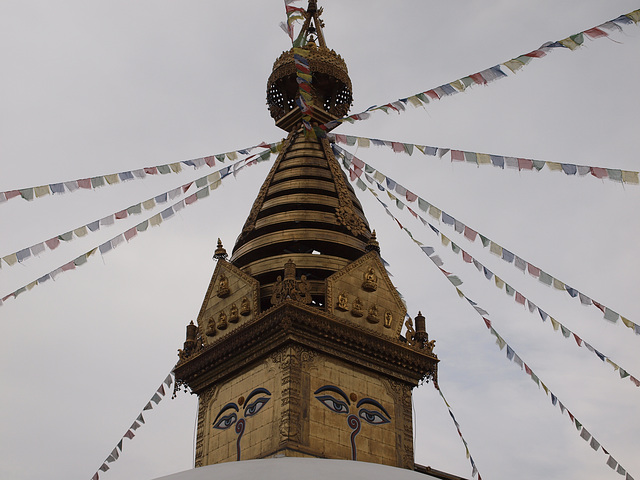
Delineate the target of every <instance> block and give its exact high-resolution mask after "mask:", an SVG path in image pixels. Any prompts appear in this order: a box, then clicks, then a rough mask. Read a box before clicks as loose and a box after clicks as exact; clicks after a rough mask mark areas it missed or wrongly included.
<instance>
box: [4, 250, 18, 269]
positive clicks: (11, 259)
mask: <svg viewBox="0 0 640 480" xmlns="http://www.w3.org/2000/svg"><path fill="white" fill-rule="evenodd" d="M2 259H3V260H4V261H5V262H6V263H7V264H8V265H9V266H11V265H15V264H16V263H18V256H17V255H16V254H15V253H12V254H11V255H7V256H6V257H2Z"/></svg>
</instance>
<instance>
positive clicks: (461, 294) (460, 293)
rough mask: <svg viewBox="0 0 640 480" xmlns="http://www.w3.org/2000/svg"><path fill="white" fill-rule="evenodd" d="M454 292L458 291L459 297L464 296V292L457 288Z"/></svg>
mask: <svg viewBox="0 0 640 480" xmlns="http://www.w3.org/2000/svg"><path fill="white" fill-rule="evenodd" d="M456 292H458V296H459V297H460V298H465V296H464V293H462V291H461V290H460V289H459V288H456Z"/></svg>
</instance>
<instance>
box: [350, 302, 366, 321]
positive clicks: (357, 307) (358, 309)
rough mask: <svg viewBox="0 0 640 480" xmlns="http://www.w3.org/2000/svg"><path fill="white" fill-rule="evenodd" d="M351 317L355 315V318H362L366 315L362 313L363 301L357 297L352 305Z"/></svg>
mask: <svg viewBox="0 0 640 480" xmlns="http://www.w3.org/2000/svg"><path fill="white" fill-rule="evenodd" d="M351 315H353V316H354V317H361V316H362V315H364V312H363V311H362V300H360V299H359V298H357V297H356V299H355V300H354V301H353V304H352V305H351Z"/></svg>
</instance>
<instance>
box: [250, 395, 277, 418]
mask: <svg viewBox="0 0 640 480" xmlns="http://www.w3.org/2000/svg"><path fill="white" fill-rule="evenodd" d="M269 400H271V399H270V398H267V397H260V398H258V399H257V400H256V401H255V402H253V403H252V404H251V405H247V407H246V408H245V409H244V416H245V417H252V416H254V415H255V414H256V413H258V412H259V411H260V410H262V407H264V406H265V405H266V404H267V402H268V401H269Z"/></svg>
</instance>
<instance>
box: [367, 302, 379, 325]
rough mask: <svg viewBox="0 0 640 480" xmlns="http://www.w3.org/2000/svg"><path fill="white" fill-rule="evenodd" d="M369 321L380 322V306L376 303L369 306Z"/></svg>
mask: <svg viewBox="0 0 640 480" xmlns="http://www.w3.org/2000/svg"><path fill="white" fill-rule="evenodd" d="M367 322H369V323H379V322H380V319H379V318H378V307H377V306H375V305H372V306H371V308H369V314H368V315H367Z"/></svg>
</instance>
